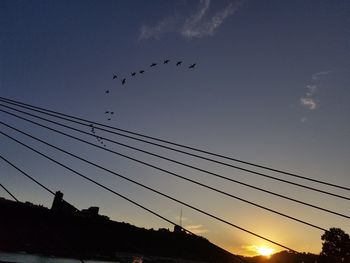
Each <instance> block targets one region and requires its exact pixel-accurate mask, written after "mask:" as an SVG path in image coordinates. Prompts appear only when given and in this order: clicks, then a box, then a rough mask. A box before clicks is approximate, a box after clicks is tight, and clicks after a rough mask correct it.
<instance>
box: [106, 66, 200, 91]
mask: <svg viewBox="0 0 350 263" xmlns="http://www.w3.org/2000/svg"><path fill="white" fill-rule="evenodd" d="M169 62H170V59H165V60H164V61H163V64H169ZM157 65H158V63H152V64H151V65H150V66H149V67H150V68H153V67H155V66H157ZM181 65H182V61H177V62H176V66H177V67H179V66H181ZM195 66H196V63H193V64H191V65H189V66H188V68H189V69H193V68H194V67H195ZM144 73H145V70H144V69H141V70H139V71H138V74H144ZM136 74H137V72H136V71H133V72H131V74H130V76H131V77H135V76H136ZM114 79H119V78H118V76H117V75H116V74H113V80H114ZM126 80H127V78H125V77H123V78H120V81H121V84H122V85H125V84H126ZM105 92H106V93H107V94H108V93H109V89H107V90H106V91H105Z"/></svg>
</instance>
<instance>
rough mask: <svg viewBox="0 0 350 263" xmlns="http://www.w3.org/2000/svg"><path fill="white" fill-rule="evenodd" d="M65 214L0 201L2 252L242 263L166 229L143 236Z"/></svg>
mask: <svg viewBox="0 0 350 263" xmlns="http://www.w3.org/2000/svg"><path fill="white" fill-rule="evenodd" d="M83 211H85V212H83V213H81V212H79V213H65V212H62V211H55V210H52V209H51V210H50V209H48V208H46V207H43V206H38V205H34V204H31V203H28V202H27V203H22V202H14V201H10V200H7V199H4V198H0V215H1V216H0V231H1V235H0V250H2V251H11V252H16V251H25V252H27V253H33V254H34V253H36V254H43V255H50V256H51V255H53V256H60V257H62V256H63V257H71V258H79V259H104V260H119V261H120V262H129V261H122V260H121V257H122V256H121V255H124V258H125V257H127V256H125V255H129V257H130V256H131V255H135V256H142V257H143V263H146V262H164V263H165V262H167V263H172V262H178V261H177V260H178V259H181V262H222V263H236V262H237V263H238V262H242V261H240V260H239V259H237V257H235V256H234V255H232V254H231V253H229V252H227V251H225V250H223V249H221V248H219V247H218V246H216V245H214V244H212V243H210V242H209V241H208V240H207V239H205V238H203V237H199V236H195V235H190V234H186V233H184V232H181V231H180V232H172V231H169V230H168V229H159V230H153V229H150V230H147V229H144V228H139V227H136V226H133V225H130V224H128V223H120V222H115V221H111V220H109V219H108V217H106V216H100V215H98V214H91V215H90V214H87V211H89V209H85V210H83Z"/></svg>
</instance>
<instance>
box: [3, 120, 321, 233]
mask: <svg viewBox="0 0 350 263" xmlns="http://www.w3.org/2000/svg"><path fill="white" fill-rule="evenodd" d="M5 125H6V124H5ZM6 126H7V125H6ZM12 128H13V127H12ZM47 128H48V129H50V130H51V128H49V127H47ZM18 131H19V130H18ZM54 131H56V130H54ZM56 132H57V131H56ZM59 133H60V132H59ZM60 134H61V133H60ZM62 134H63V135H65V136H68V137H70V138H73V139H76V140H78V141H81V142H84V143H87V144H89V145H92V146H95V147H98V148H100V149H103V150H106V151H109V152H112V153H114V151H112V150H107V149H105V148H103V147H101V146H97V145H95V144H92V143H90V142H87V141H84V140H81V139H80V138H76V137H74V136H70V135H68V134H65V133H62ZM89 135H90V134H89ZM142 163H143V162H142ZM160 169H161V168H160ZM170 173H171V175H174V176H176V177H178V178H181V179H183V180H186V181H189V182H191V183H194V184H197V185H199V186H202V187H204V188H207V189H209V190H212V191H214V192H217V193H220V194H223V195H226V196H228V197H231V198H233V199H236V200H239V201H242V202H244V203H248V204H250V205H253V206H255V207H258V208H261V209H263V210H267V211H269V212H272V213H275V214H277V215H280V216H283V217H286V218H288V219H291V220H294V221H296V222H299V223H302V224H305V225H307V226H311V227H313V228H316V229H319V230H322V231H326V229H325V228H322V227H320V226H317V225H314V224H311V223H309V222H306V221H303V220H301V219H298V218H295V217H292V216H289V215H287V214H284V213H282V212H278V211H276V210H273V209H271V208H268V207H265V206H262V205H259V204H257V203H254V202H251V201H249V200H246V199H244V198H241V197H238V196H235V195H232V194H230V193H227V192H224V191H221V190H219V189H217V188H214V187H211V186H209V185H206V184H203V183H201V182H198V181H195V180H192V179H188V178H186V177H183V176H181V175H178V174H175V173H172V172H170Z"/></svg>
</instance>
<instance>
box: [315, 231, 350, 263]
mask: <svg viewBox="0 0 350 263" xmlns="http://www.w3.org/2000/svg"><path fill="white" fill-rule="evenodd" d="M321 239H322V240H323V241H324V242H323V243H322V252H321V255H322V256H324V257H326V258H328V259H332V262H344V263H345V262H346V263H349V262H350V237H349V235H348V234H346V233H345V232H344V231H343V230H342V229H340V228H330V229H329V231H326V232H325V233H324V234H323V235H322V236H321Z"/></svg>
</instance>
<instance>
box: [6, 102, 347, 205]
mask: <svg viewBox="0 0 350 263" xmlns="http://www.w3.org/2000/svg"><path fill="white" fill-rule="evenodd" d="M0 106H2V107H6V108H8V109H11V110H14V111H17V112H20V113H23V114H26V115H29V116H32V117H34V118H37V119H41V120H44V121H46V122H50V123H54V124H56V125H60V126H62V127H65V128H68V129H71V130H74V131H78V132H80V133H84V134H87V135H89V136H93V137H98V138H100V139H103V140H104V141H109V142H112V143H114V144H117V145H121V146H123V147H126V148H129V149H133V150H136V151H139V152H142V153H145V154H148V155H151V156H155V157H157V158H160V159H163V160H167V161H169V162H173V163H176V164H179V165H183V166H185V167H188V168H191V169H194V170H197V171H200V172H203V173H207V174H210V175H213V176H216V177H221V176H218V175H217V174H216V173H212V172H209V171H207V170H204V169H201V168H198V167H196V166H193V165H189V164H186V163H184V162H179V161H176V160H174V159H171V158H166V157H164V156H161V155H158V154H154V153H151V152H149V151H145V150H142V149H139V148H136V147H133V146H130V145H127V144H124V143H121V142H117V141H115V140H111V139H108V138H106V137H102V136H96V135H92V134H90V133H88V132H85V131H82V130H80V129H76V128H73V127H70V126H68V125H65V124H62V123H59V122H56V121H52V120H49V119H46V118H43V117H40V116H37V115H34V114H31V113H28V112H25V111H22V110H18V109H15V108H12V107H9V106H6V105H3V104H1V103H0ZM0 111H3V110H0ZM3 112H6V113H8V112H7V111H3ZM8 114H9V113H8ZM73 122H75V121H73ZM78 124H81V123H78ZM82 125H86V124H82ZM86 126H87V125H86ZM127 137H129V136H127ZM231 167H234V168H236V169H239V170H242V171H245V172H249V173H253V174H256V175H261V176H264V177H268V178H271V179H275V180H278V181H281V182H284V183H288V184H291V185H294V186H298V187H302V188H305V189H308V190H312V191H315V192H319V193H322V194H327V195H330V196H333V197H338V198H341V199H345V200H348V201H350V198H349V197H345V196H342V195H338V194H334V193H331V192H327V191H324V190H320V189H317V188H313V187H310V186H306V185H302V184H298V183H294V182H290V181H287V180H283V179H280V178H276V177H273V176H269V175H266V174H262V173H259V172H256V171H252V170H249V169H245V168H241V167H236V166H231ZM221 178H222V179H226V180H230V181H232V180H233V179H229V178H225V177H221Z"/></svg>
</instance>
